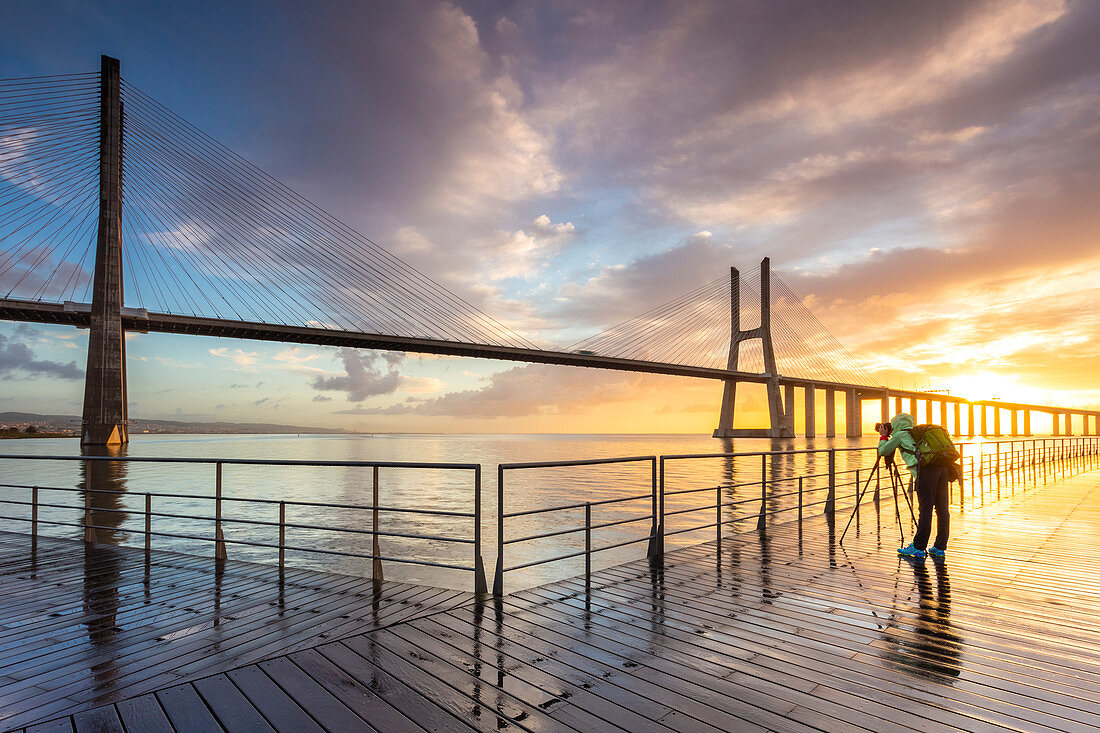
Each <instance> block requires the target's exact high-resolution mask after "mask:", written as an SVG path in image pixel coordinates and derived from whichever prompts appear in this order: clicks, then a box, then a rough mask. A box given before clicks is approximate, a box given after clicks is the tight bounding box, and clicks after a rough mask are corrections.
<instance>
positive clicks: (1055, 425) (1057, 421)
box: [1050, 410, 1062, 438]
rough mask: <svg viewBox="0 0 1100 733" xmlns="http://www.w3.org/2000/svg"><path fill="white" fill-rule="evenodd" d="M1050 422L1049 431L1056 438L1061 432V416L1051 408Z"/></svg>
mask: <svg viewBox="0 0 1100 733" xmlns="http://www.w3.org/2000/svg"><path fill="white" fill-rule="evenodd" d="M1050 424H1051V430H1050V432H1051V433H1052V434H1053V435H1054V437H1056V438H1057V437H1058V436H1060V435H1061V434H1062V416H1061V415H1060V414H1058V413H1057V412H1054V411H1053V410H1052V411H1051V413H1050Z"/></svg>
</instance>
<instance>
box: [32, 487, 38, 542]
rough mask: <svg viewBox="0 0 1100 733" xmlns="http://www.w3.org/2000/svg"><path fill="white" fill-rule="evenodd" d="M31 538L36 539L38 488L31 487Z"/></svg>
mask: <svg viewBox="0 0 1100 733" xmlns="http://www.w3.org/2000/svg"><path fill="white" fill-rule="evenodd" d="M31 537H34V538H37V537H38V487H37V486H32V487H31Z"/></svg>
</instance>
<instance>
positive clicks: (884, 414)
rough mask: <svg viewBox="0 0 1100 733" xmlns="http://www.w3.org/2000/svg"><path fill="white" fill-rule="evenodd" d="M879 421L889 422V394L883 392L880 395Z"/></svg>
mask: <svg viewBox="0 0 1100 733" xmlns="http://www.w3.org/2000/svg"><path fill="white" fill-rule="evenodd" d="M879 416H880V417H879V421H880V422H890V393H889V392H884V393H883V395H882V406H881V409H880V410H879Z"/></svg>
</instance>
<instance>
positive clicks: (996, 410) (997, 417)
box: [993, 405, 1001, 438]
mask: <svg viewBox="0 0 1100 733" xmlns="http://www.w3.org/2000/svg"><path fill="white" fill-rule="evenodd" d="M993 437H994V438H999V437H1001V408H1000V407H998V406H997V405H993Z"/></svg>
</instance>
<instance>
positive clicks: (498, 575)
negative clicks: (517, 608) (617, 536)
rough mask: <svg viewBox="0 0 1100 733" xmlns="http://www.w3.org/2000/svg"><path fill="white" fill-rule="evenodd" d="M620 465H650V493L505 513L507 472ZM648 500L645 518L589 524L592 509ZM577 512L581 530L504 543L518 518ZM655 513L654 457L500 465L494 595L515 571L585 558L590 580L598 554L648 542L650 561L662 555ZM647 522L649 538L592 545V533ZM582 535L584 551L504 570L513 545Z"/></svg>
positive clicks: (511, 540) (656, 507)
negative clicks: (581, 516) (509, 525)
mask: <svg viewBox="0 0 1100 733" xmlns="http://www.w3.org/2000/svg"><path fill="white" fill-rule="evenodd" d="M622 463H648V464H649V465H650V472H649V473H650V482H649V483H650V491H649V492H647V493H645V494H638V495H636V496H625V497H617V498H614V499H602V500H599V501H584V502H575V503H572V504H565V505H561V506H554V507H545V508H540V509H526V510H522V511H515V512H506V511H505V510H504V499H505V480H504V477H505V472H507V471H522V470H530V469H542V468H567V467H574V466H596V465H610V464H622ZM646 499H648V500H649V501H650V507H651V508H650V511H649V513H648V514H644V515H639V516H634V517H628V518H626V519H617V520H614V521H610V522H601V523H599V524H593V523H592V507H608V506H613V505H620V504H626V503H629V502H638V501H642V500H646ZM578 509H584V524H583V525H582V526H573V527H566V528H565V529H555V530H551V531H547V532H538V533H535V534H531V535H526V536H523V537H513V538H510V539H505V520H507V519H516V518H518V517H533V516H536V515H543V516H545V515H548V514H552V513H559V512H570V511H576V510H578ZM657 512H658V492H657V457H656V456H629V457H626V458H594V459H588V460H581V461H544V462H540V463H501V464H499V465H498V466H497V562H496V572H495V573H494V574H493V595H495V596H500V595H503V593H504V574H505V573H508V572H512V571H515V570H522V569H524V568H531V567H535V566H537V565H546V564H549V563H552V562H560V561H562V560H568V559H571V558H575V557H581V556H583V557H584V567H585V576H586V577H587V576H589V575H591V573H592V555H593V553H597V552H604V551H606V550H613V549H616V548H619V547H625V546H627V545H633V544H637V543H639V542H648V543H649V547H648V550H647V554H648V555H649V556H650V557H653V556H654V555H657V554H660V552H661V551H662V549H661V545H660V544H659V538H660V530H659V528H658V526H657ZM647 520H648V521H649V522H650V530H649V534H648V535H646V536H644V537H638V538H636V539H630V540H627V541H625V542H615V543H611V544H603V545H600V546H599V547H593V545H592V531H593V530H601V529H608V528H610V527H623V526H625V525H629V524H636V523H638V522H644V521H647ZM581 532H583V533H584V549H583V550H579V551H574V552H569V553H566V554H564V555H558V556H555V557H549V558H541V559H538V560H530V561H528V562H524V563H520V564H518V565H512V566H511V567H506V566H505V565H504V548H505V547H506V546H508V545H515V544H519V543H522V542H535V541H538V540H543V539H549V538H551V537H565V536H568V535H576V534H578V533H581Z"/></svg>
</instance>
